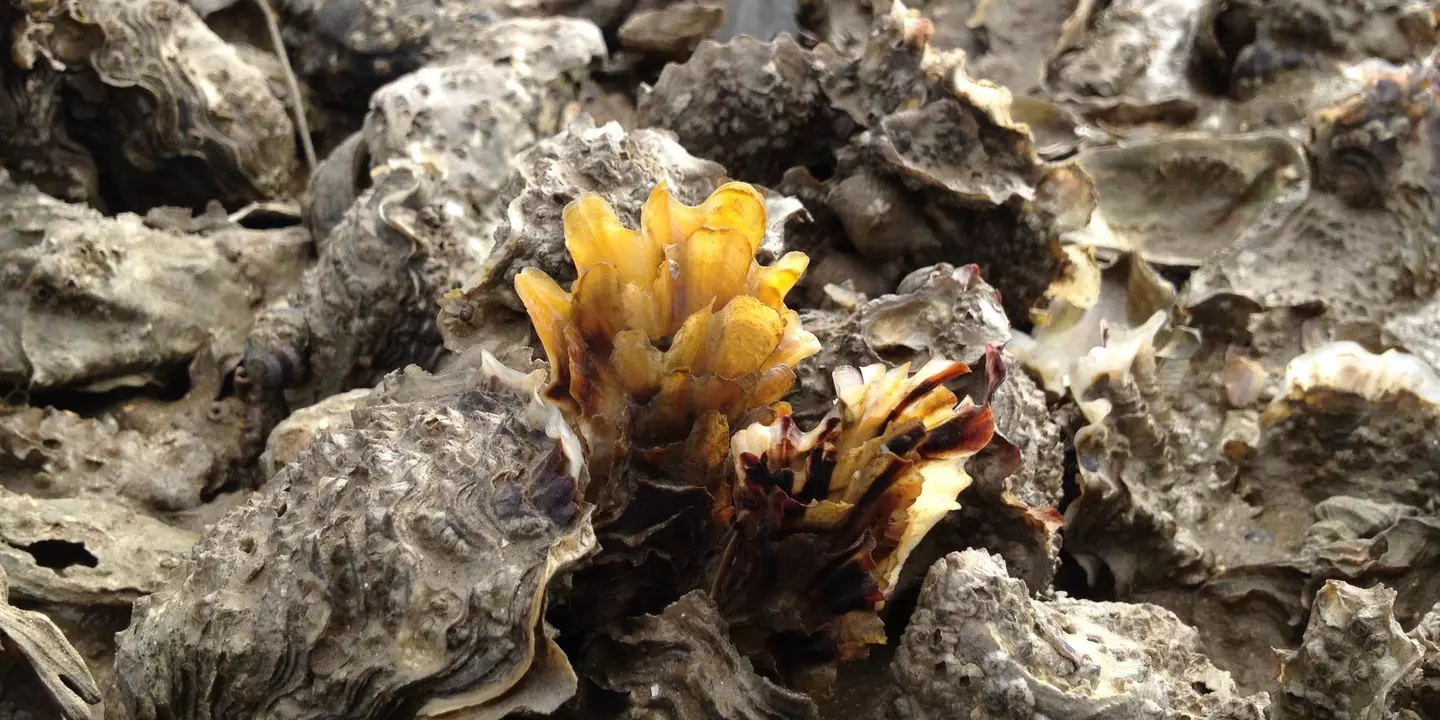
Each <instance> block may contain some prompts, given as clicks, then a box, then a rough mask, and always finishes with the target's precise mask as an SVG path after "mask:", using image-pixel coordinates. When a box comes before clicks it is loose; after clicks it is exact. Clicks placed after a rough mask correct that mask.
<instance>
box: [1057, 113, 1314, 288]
mask: <svg viewBox="0 0 1440 720" xmlns="http://www.w3.org/2000/svg"><path fill="white" fill-rule="evenodd" d="M1076 162H1077V163H1078V164H1079V165H1080V167H1081V168H1083V169H1084V171H1085V172H1086V173H1088V174H1089V175H1090V177H1091V178H1092V179H1093V180H1094V182H1095V189H1096V195H1097V197H1098V200H1099V205H1098V206H1097V207H1096V210H1095V212H1094V214H1092V215H1091V217H1090V224H1089V225H1088V226H1086V228H1085V229H1083V230H1079V231H1075V232H1072V233H1068V234H1066V236H1065V237H1064V238H1063V240H1064V241H1066V242H1073V243H1077V244H1082V245H1091V246H1094V247H1097V248H1101V249H1104V250H1107V251H1112V252H1116V251H1118V252H1137V253H1140V255H1141V256H1143V257H1144V258H1145V259H1146V260H1147V261H1149V262H1152V263H1156V264H1160V265H1170V266H1184V267H1198V266H1199V265H1200V264H1201V263H1202V262H1204V261H1205V259H1206V258H1207V257H1208V256H1209V255H1211V254H1213V253H1215V252H1218V251H1220V250H1223V249H1225V248H1228V247H1229V246H1230V245H1231V244H1232V243H1234V242H1235V241H1236V240H1237V239H1238V238H1239V237H1240V236H1242V235H1245V234H1247V233H1266V232H1273V231H1274V230H1275V228H1276V227H1277V226H1278V225H1279V224H1280V223H1281V222H1282V221H1283V220H1284V219H1285V218H1286V216H1287V215H1288V214H1289V212H1290V211H1292V210H1293V209H1294V208H1295V206H1296V205H1297V204H1298V203H1299V202H1300V201H1302V200H1304V198H1305V196H1306V195H1307V194H1308V192H1309V176H1310V170H1309V165H1308V163H1307V162H1306V159H1305V154H1304V152H1303V151H1302V149H1301V147H1300V145H1299V144H1298V143H1296V142H1295V141H1294V140H1292V139H1290V138H1288V137H1286V136H1284V135H1281V134H1278V133H1257V134H1251V135H1238V136H1232V137H1214V136H1210V135H1194V134H1189V135H1187V134H1179V135H1169V136H1166V137H1164V138H1161V139H1157V140H1152V141H1144V142H1136V143H1130V144H1125V145H1118V146H1109V147H1102V148H1095V149H1091V150H1087V151H1084V152H1082V153H1080V155H1079V156H1077V157H1076Z"/></svg>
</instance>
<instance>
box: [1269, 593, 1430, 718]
mask: <svg viewBox="0 0 1440 720" xmlns="http://www.w3.org/2000/svg"><path fill="white" fill-rule="evenodd" d="M1394 600H1395V592H1394V591H1393V590H1390V589H1388V588H1385V587H1383V586H1379V587H1374V588H1370V589H1368V590H1366V589H1361V588H1357V587H1354V586H1352V585H1348V584H1346V583H1343V582H1339V581H1334V580H1332V581H1330V582H1327V583H1325V587H1323V588H1321V589H1320V592H1319V593H1317V594H1316V596H1315V608H1314V610H1313V611H1312V612H1311V614H1310V625H1309V626H1308V627H1307V628H1305V639H1304V641H1303V642H1302V643H1301V645H1300V650H1299V651H1298V652H1297V653H1295V654H1294V655H1293V657H1291V658H1290V659H1289V660H1288V661H1286V663H1285V674H1284V677H1283V679H1282V681H1281V689H1282V690H1281V692H1280V693H1279V694H1278V696H1277V697H1276V700H1275V707H1274V712H1273V713H1272V717H1274V718H1276V720H1285V719H1286V718H1348V717H1366V716H1371V717H1374V716H1377V715H1380V714H1381V713H1384V712H1385V709H1386V707H1387V705H1388V704H1389V700H1390V697H1389V696H1390V693H1391V691H1392V690H1393V689H1394V687H1395V685H1396V684H1397V683H1399V682H1400V681H1401V680H1402V679H1403V678H1404V677H1405V676H1406V675H1407V674H1409V673H1410V671H1411V670H1412V669H1414V668H1415V667H1416V666H1417V665H1418V664H1419V663H1420V644H1419V643H1417V642H1416V641H1415V640H1413V639H1411V638H1408V637H1406V636H1405V633H1404V631H1403V630H1402V629H1401V628H1400V623H1398V622H1396V621H1395V616H1394V615H1393V614H1392V612H1391V608H1390V606H1391V604H1392V603H1393V602H1394ZM1359 647H1364V648H1365V652H1364V655H1363V656H1360V655H1356V654H1355V650H1353V649H1352V648H1359ZM1359 657H1363V658H1364V660H1362V661H1359V662H1358V663H1357V659H1358V658H1359Z"/></svg>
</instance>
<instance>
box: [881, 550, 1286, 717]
mask: <svg viewBox="0 0 1440 720" xmlns="http://www.w3.org/2000/svg"><path fill="white" fill-rule="evenodd" d="M1199 649H1200V638H1199V635H1198V634H1197V633H1196V631H1195V630H1194V628H1191V627H1188V626H1186V625H1185V624H1184V623H1182V622H1181V621H1180V620H1179V618H1177V617H1175V616H1174V615H1173V614H1171V613H1170V612H1168V611H1166V610H1165V609H1163V608H1159V607H1155V606H1153V605H1146V604H1138V603H1137V604H1122V603H1099V602H1091V601H1087V600H1068V599H1060V600H1053V601H1049V602H1038V601H1035V600H1031V599H1030V598H1028V597H1027V596H1026V593H1025V586H1024V584H1023V583H1021V582H1020V581H1018V580H1015V579H1012V578H1010V577H1008V576H1007V574H1006V572H1005V563H1004V561H1001V560H999V559H998V558H996V557H994V556H993V555H988V554H986V553H984V552H981V551H977V550H966V551H964V552H957V553H951V554H950V555H948V556H946V557H945V558H944V559H943V560H940V561H938V562H936V563H935V565H934V566H933V567H932V568H931V570H930V573H929V575H928V576H927V577H926V579H925V586H924V589H923V590H922V591H921V593H920V601H919V606H918V607H917V608H916V610H915V614H914V616H913V617H912V619H911V621H910V626H909V627H908V628H907V629H906V630H905V637H904V640H903V641H902V642H901V645H900V651H899V653H898V654H897V655H896V658H895V662H894V663H893V664H892V665H891V670H890V674H891V677H892V678H893V679H894V682H895V683H896V688H895V691H894V694H895V698H894V699H893V701H892V702H891V703H890V704H889V705H888V707H887V708H886V710H885V713H884V715H883V717H890V718H902V719H919V718H935V719H937V720H938V719H939V718H948V717H955V716H956V714H957V713H958V714H960V715H961V716H966V715H975V716H983V715H982V714H985V715H990V716H992V717H1007V716H1008V717H1031V716H1036V715H1039V716H1044V717H1056V718H1060V717H1087V716H1089V717H1117V718H1119V717H1147V716H1152V715H1153V716H1156V717H1161V716H1164V717H1176V718H1194V719H1195V720H1199V719H1200V718H1234V719H1235V720H1240V719H1241V718H1248V719H1249V720H1260V719H1261V718H1266V717H1269V715H1268V714H1267V713H1266V710H1267V709H1268V707H1269V699H1268V698H1267V697H1266V696H1265V695H1264V694H1263V693H1262V694H1260V695H1258V696H1252V697H1242V696H1241V695H1240V693H1239V691H1238V689H1237V687H1236V685H1235V682H1234V680H1232V679H1231V677H1230V674H1229V673H1226V672H1224V671H1223V670H1219V669H1217V668H1216V667H1215V666H1213V665H1211V664H1210V662H1209V661H1208V660H1206V659H1205V657H1204V656H1203V655H1201V654H1200V653H1199ZM880 716H881V715H879V714H877V715H876V717H880Z"/></svg>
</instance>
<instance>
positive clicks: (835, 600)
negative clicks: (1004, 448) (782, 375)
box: [715, 358, 995, 658]
mask: <svg viewBox="0 0 1440 720" xmlns="http://www.w3.org/2000/svg"><path fill="white" fill-rule="evenodd" d="M969 372H970V369H969V367H967V366H966V365H964V364H963V363H958V362H950V361H947V360H943V359H939V358H937V359H934V360H931V361H930V362H929V363H927V364H926V365H925V366H924V367H922V368H920V370H919V371H917V372H916V373H915V374H914V375H911V374H910V367H909V365H908V364H907V365H902V366H900V367H898V368H894V369H887V368H886V367H885V366H884V365H871V366H868V367H865V368H863V369H860V370H856V369H855V368H851V367H842V368H840V369H838V370H836V371H835V373H834V375H833V377H834V381H835V389H836V394H837V396H838V401H837V403H836V406H835V408H834V409H833V410H832V411H831V412H830V413H829V414H828V415H827V416H826V417H825V418H824V419H822V420H821V422H820V424H819V425H818V426H817V427H816V428H815V429H813V430H811V431H810V432H801V431H800V430H799V429H798V428H797V427H796V426H795V423H794V421H793V420H792V419H791V418H790V417H789V416H788V415H786V414H783V412H782V414H781V416H780V417H779V418H777V419H776V421H775V422H773V423H771V424H769V425H761V424H755V425H751V426H750V427H747V428H745V429H743V430H741V431H740V432H738V433H736V434H735V436H734V437H733V438H732V440H731V446H730V447H731V452H730V455H731V461H732V462H733V464H734V472H735V478H736V479H735V485H734V486H733V487H732V488H731V489H730V493H729V497H728V498H724V499H722V507H721V508H720V512H719V514H720V516H721V519H722V521H723V520H728V521H729V522H730V523H731V524H732V527H733V529H734V535H733V537H732V541H731V542H732V547H731V548H730V549H729V551H728V552H727V553H726V557H725V559H724V560H723V561H722V564H721V566H720V568H719V575H718V576H717V580H716V583H715V588H716V590H717V591H718V592H720V593H722V594H724V595H726V596H731V599H732V600H737V599H741V598H743V602H744V603H745V604H749V605H751V606H754V607H756V608H758V612H760V613H762V614H763V613H764V612H765V611H764V609H763V608H764V607H765V606H772V607H784V608H788V609H789V610H787V614H789V615H790V616H791V617H795V616H800V617H805V618H806V619H805V620H803V621H802V622H801V623H800V625H799V626H797V627H786V628H780V629H783V630H785V631H789V632H798V633H801V634H811V635H813V634H816V633H822V634H826V635H828V636H830V637H831V638H832V639H833V640H834V641H835V643H836V647H835V648H834V649H835V651H836V652H837V653H838V654H839V656H840V657H841V658H845V657H854V656H856V655H859V654H862V653H863V649H864V646H865V645H867V644H874V643H883V642H884V641H885V636H884V632H883V629H882V628H881V626H880V623H879V620H878V618H877V617H876V616H875V611H877V610H879V609H881V608H882V607H883V606H884V602H885V600H886V598H887V597H888V596H889V593H890V591H891V590H892V589H893V588H894V586H895V583H896V581H897V580H898V578H899V575H900V570H901V568H902V566H903V565H904V563H905V560H906V558H907V557H908V556H909V555H910V552H911V551H912V550H914V548H915V546H916V545H918V544H919V542H920V540H921V539H922V538H924V537H925V535H926V533H928V532H929V531H930V530H931V528H933V527H934V526H935V524H936V523H938V522H939V521H940V519H941V518H943V517H944V516H945V514H946V513H948V512H950V511H951V510H954V509H956V508H958V507H959V504H958V503H957V501H956V497H957V496H958V495H959V494H960V493H961V492H962V491H963V490H965V488H967V487H969V485H970V482H971V479H970V476H969V475H968V474H967V473H966V472H965V469H964V465H965V461H966V460H968V459H969V458H970V457H971V456H973V455H975V454H976V453H977V452H979V451H980V450H981V449H983V448H984V447H985V446H986V445H988V444H989V443H990V441H991V438H992V437H993V436H994V434H995V422H994V417H993V415H992V413H991V410H990V407H989V406H988V405H976V404H975V403H974V402H973V401H972V400H971V399H970V398H968V397H967V398H965V399H964V400H960V399H958V398H957V397H956V396H955V394H954V393H953V392H951V391H950V390H949V389H948V388H946V387H945V383H946V382H948V381H950V380H953V379H955V378H958V377H960V376H962V375H965V374H967V373H969ZM807 535H808V536H811V537H813V538H814V540H812V541H807V542H809V544H810V547H811V554H812V557H813V560H812V562H811V564H813V565H814V567H813V568H809V569H808V570H804V571H802V569H801V568H796V567H793V566H792V567H788V568H787V569H786V571H785V572H786V573H787V574H794V575H795V576H797V577H799V576H804V577H805V579H804V580H803V581H800V582H797V583H794V584H791V585H790V586H789V587H788V588H784V587H780V586H774V585H771V586H769V587H767V586H766V582H764V581H760V582H756V581H758V580H759V579H760V578H765V577H768V576H772V573H771V572H769V571H768V570H765V569H764V568H761V567H757V566H762V565H764V564H765V563H767V562H770V561H774V560H776V559H778V558H783V557H786V556H790V557H794V556H795V553H793V552H788V551H786V550H785V549H784V545H785V544H786V543H787V542H788V541H789V540H791V539H793V538H799V537H801V536H807ZM792 544H793V543H792ZM747 582H754V583H755V584H754V585H752V586H751V587H748V588H747V587H746V585H747ZM776 592H780V593H782V594H786V593H788V594H793V596H792V597H789V598H788V599H781V598H775V597H766V596H772V595H773V594H774V593H776ZM796 608H805V609H806V610H804V611H802V612H799V613H796V612H794V610H795V609H796ZM807 615H808V617H806V616H807Z"/></svg>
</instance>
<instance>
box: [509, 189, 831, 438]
mask: <svg viewBox="0 0 1440 720" xmlns="http://www.w3.org/2000/svg"><path fill="white" fill-rule="evenodd" d="M564 222H565V242H566V247H567V249H568V250H569V251H570V255H571V257H572V259H573V260H574V263H575V270H576V273H577V275H578V277H577V278H576V280H575V283H574V284H573V285H572V286H571V289H570V291H568V292H567V291H565V290H564V289H562V288H561V287H560V285H559V284H558V283H556V282H555V281H554V280H553V279H551V277H550V276H549V275H546V274H545V273H544V272H543V271H541V270H538V269H533V268H527V269H525V270H524V271H522V272H521V273H520V274H519V275H518V276H517V277H516V279H515V289H516V292H517V293H518V294H519V296H520V299H521V301H522V302H523V303H524V304H525V309H526V311H527V312H528V313H529V315H530V319H531V321H532V322H533V323H534V326H535V331H536V333H537V334H538V335H539V337H540V341H541V343H542V344H543V345H544V347H545V353H546V355H547V357H548V359H549V361H550V371H551V383H552V388H551V395H552V396H553V397H555V398H557V399H560V400H561V401H563V402H564V403H565V404H566V405H568V406H570V408H571V410H572V411H573V412H575V413H578V415H579V416H580V417H581V418H584V419H585V422H584V423H583V424H582V428H583V430H584V431H585V432H586V434H587V435H588V436H589V437H588V438H587V439H589V440H590V441H591V446H590V449H591V452H592V455H594V454H596V453H600V452H603V451H604V443H603V442H602V438H609V439H610V440H611V441H613V439H615V438H616V437H617V436H616V433H617V432H619V433H623V432H625V431H626V430H627V429H628V428H627V423H626V418H632V417H633V420H634V423H635V427H636V433H635V439H636V441H637V442H639V443H642V444H643V445H642V446H657V445H660V444H664V443H667V442H673V441H676V440H680V439H683V438H684V437H685V434H686V433H687V432H688V430H689V427H690V424H691V423H692V422H694V421H695V420H697V419H698V418H700V417H701V416H704V415H707V414H709V413H712V412H714V413H718V414H719V416H720V417H722V418H724V419H725V420H726V421H728V422H734V421H735V420H737V419H739V418H740V417H741V415H743V414H744V413H746V412H748V411H750V410H752V409H754V408H759V407H765V406H767V405H770V404H772V403H775V402H778V401H779V400H780V399H781V398H783V397H784V396H785V393H786V392H788V391H789V390H790V387H791V386H792V385H793V384H794V382H795V372H794V367H795V364H796V363H798V362H799V361H800V360H803V359H804V358H807V357H809V356H811V355H813V354H815V353H816V352H818V351H819V349H820V348H819V343H818V342H817V341H816V339H815V336H813V335H811V334H810V333H808V332H806V331H805V330H804V329H803V328H802V327H801V326H800V316H799V315H798V314H797V313H795V311H793V310H790V309H789V308H787V307H785V302H784V299H785V294H786V293H788V292H789V291H790V289H791V288H792V287H794V285H795V283H796V282H797V281H798V280H799V278H800V275H801V273H803V272H804V270H805V266H806V264H807V263H808V258H806V257H805V255H804V254H803V253H799V252H792V253H788V254H786V255H785V256H784V257H782V258H780V260H779V261H777V262H776V263H775V264H773V265H770V266H761V265H759V264H758V263H757V262H756V261H755V253H756V252H757V251H758V250H759V248H760V242H761V240H762V238H763V236H764V232H765V226H766V211H765V203H764V200H763V199H762V198H761V197H760V194H759V193H758V192H756V191H755V189H754V188H752V187H750V186H749V185H746V184H743V183H729V184H726V185H723V186H721V187H720V188H718V189H717V190H716V191H715V192H714V193H713V194H712V195H711V196H710V198H709V199H708V200H706V201H705V202H704V203H702V204H700V205H699V206H697V207H690V206H687V205H685V204H683V203H680V202H678V201H676V200H675V199H674V198H672V197H671V195H670V191H669V188H668V186H667V185H666V184H665V183H661V184H660V185H658V186H656V188H655V190H654V192H652V193H651V195H650V199H649V200H647V201H646V203H645V206H644V207H643V208H642V210H641V213H640V229H639V230H632V229H629V228H626V227H624V226H623V225H622V224H621V222H620V219H619V217H618V216H617V215H616V214H615V211H614V209H613V208H612V207H611V206H610V205H609V203H607V202H605V200H604V199H602V198H601V197H599V196H598V195H595V194H593V193H592V194H587V195H585V196H584V197H582V198H580V199H579V200H576V201H575V202H573V203H571V204H570V205H569V206H567V207H566V209H565V217H564ZM632 408H633V410H632ZM632 413H633V414H632Z"/></svg>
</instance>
